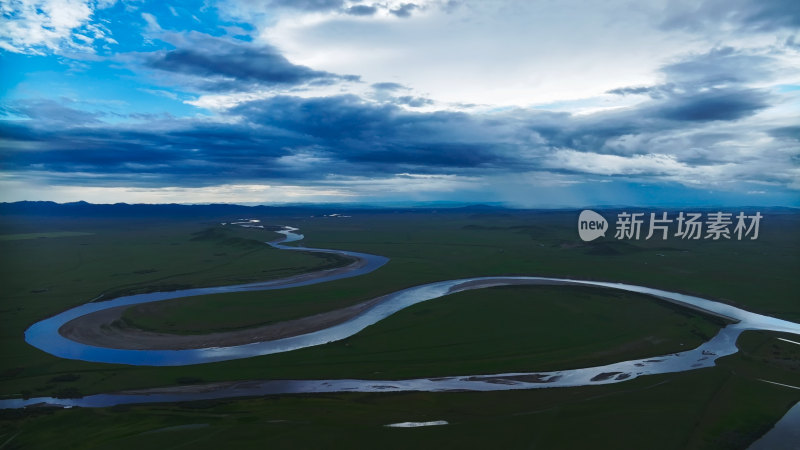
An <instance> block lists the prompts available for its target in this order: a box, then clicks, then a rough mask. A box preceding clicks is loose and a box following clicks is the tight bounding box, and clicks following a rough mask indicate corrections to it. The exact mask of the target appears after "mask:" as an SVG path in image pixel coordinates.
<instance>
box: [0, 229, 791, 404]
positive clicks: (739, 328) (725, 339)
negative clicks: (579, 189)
mask: <svg viewBox="0 0 800 450" xmlns="http://www.w3.org/2000/svg"><path fill="white" fill-rule="evenodd" d="M296 231H298V230H297V229H295V228H291V227H286V228H285V229H284V230H282V231H279V233H281V234H283V235H284V238H283V239H281V240H278V241H275V242H271V243H269V244H270V245H272V246H273V247H275V248H278V249H281V250H288V251H306V252H323V253H334V254H339V255H345V256H349V257H351V258H355V259H357V260H359V261H360V264H358V265H354V266H353V268H352V270H347V271H341V270H338V271H336V270H330V271H323V272H321V273H319V274H317V276H315V277H311V278H309V277H291V279H284V280H273V281H267V282H261V283H250V284H243V285H235V286H222V287H211V288H198V289H189V290H183V291H174V292H156V293H150V294H139V295H131V296H127V297H120V298H116V299H114V300H109V301H104V302H94V303H87V304H84V305H81V306H78V307H76V308H72V309H70V310H67V311H64V312H62V313H60V314H58V315H56V316H53V317H50V318H47V319H45V320H42V321H40V322H37V323H36V324H34V325H32V326H31V327H30V328H29V329H28V330H27V331H26V332H25V340H26V341H27V342H28V343H30V344H31V345H33V346H35V347H37V348H39V349H41V350H44V351H46V352H48V353H51V354H53V355H55V356H59V357H62V358H69V359H78V360H83V361H91V362H101V363H119V364H131V365H148V366H175V365H189V364H202V363H209V362H215V361H225V360H231V359H238V358H249V357H253V356H260V355H268V354H273V353H280V352H287V351H293V350H297V349H302V348H307V347H311V346H316V345H322V344H325V343H328V342H332V341H337V340H341V339H345V338H347V337H349V336H352V335H354V334H356V333H358V332H359V331H361V330H363V329H364V328H366V327H367V326H369V325H372V324H374V323H376V322H379V321H381V320H383V319H385V318H386V317H389V316H391V315H392V314H394V313H396V312H397V311H400V310H402V309H405V308H408V307H409V306H411V305H414V304H417V303H420V302H424V301H427V300H431V299H435V298H440V297H443V296H446V295H448V294H452V293H455V292H460V291H464V290H469V289H480V288H485V287H490V286H501V285H510V284H551V285H552V284H556V285H580V286H595V287H604V288H613V289H619V290H623V291H629V292H637V293H642V294H647V295H650V296H652V297H655V298H658V299H661V300H664V301H670V302H673V303H677V304H680V305H683V306H685V307H688V308H693V309H697V310H700V311H704V312H706V313H710V314H714V315H717V316H720V317H724V318H726V319H729V320H730V321H733V322H734V323H732V324H730V325H728V326H726V327H724V328H723V329H721V330H720V331H719V333H718V334H717V335H716V336H714V337H713V338H712V339H711V340H709V341H707V342H705V343H704V344H702V345H700V346H699V347H697V348H695V349H691V350H687V351H683V352H680V353H673V354H669V355H662V356H654V357H651V358H643V359H636V360H630V361H621V362H617V363H613V364H606V365H602V366H596V367H587V368H582V369H573V370H560V371H550V372H521V373H503V374H490V375H480V374H475V375H462V376H450V377H439V378H419V379H407V380H383V381H376V380H348V379H338V380H266V381H248V382H230V383H216V384H210V385H205V386H202V387H200V388H198V387H193V386H189V387H185V386H184V387H167V388H160V389H147V390H141V391H126V392H119V393H113V394H98V395H90V396H86V397H82V398H76V399H55V398H50V397H39V398H31V399H10V400H0V408H19V407H24V406H27V405H32V404H38V403H48V404H53V405H61V406H65V407H71V406H81V407H105V406H112V405H118V404H128V403H153V402H176V401H191V400H203V399H218V398H228V397H240V396H257V395H266V394H286V393H315V392H343V391H358V392H387V391H431V392H435V391H452V390H470V391H499V390H515V389H534V388H545V387H570V386H586V385H592V384H607V383H619V382H623V381H625V380H631V379H634V378H637V377H640V376H643V375H653V374H663V373H671V372H683V371H689V370H694V369H699V368H703V367H711V366H713V365H714V362H715V360H716V359H717V358H720V357H723V356H727V355H731V354H733V353H736V352H737V347H736V339H737V338H738V336H739V334H740V333H741V332H743V331H745V330H767V331H778V332H785V333H793V334H798V335H800V324H797V323H794V322H789V321H786V320H782V319H778V318H774V317H769V316H765V315H761V314H756V313H753V312H750V311H746V310H743V309H740V308H736V307H734V306H731V305H727V304H724V303H719V302H715V301H711V300H707V299H703V298H700V297H694V296H690V295H685V294H679V293H674V292H669V291H664V290H660V289H653V288H649V287H644V286H637V285H631V284H624V283H610V282H602V281H586V280H572V279H564V278H548V277H524V276H518V277H478V278H465V279H459V280H448V281H440V282H435V283H429V284H424V285H420V286H414V287H411V288H408V289H404V290H401V291H397V292H394V293H392V294H389V295H387V296H384V297H383V298H382V299H381V300H380V301H379V302H376V303H375V304H373V305H372V306H371V307H369V308H368V309H366V310H364V311H362V312H361V313H359V314H358V315H356V316H355V317H352V318H350V319H349V320H346V321H345V322H342V323H340V324H338V325H334V326H331V327H328V328H325V329H322V330H319V331H315V332H311V333H306V334H302V335H299V336H293V337H287V338H283V339H277V340H271V341H265V342H255V343H251V344H245V345H237V346H230V347H212V348H197V349H185V350H129V349H118V348H105V347H98V346H92V345H88V344H84V343H80V342H76V341H73V340H71V339H68V338H66V337H64V336H62V335H61V334H60V333H59V329H60V328H61V327H62V326H63V325H64V324H65V323H67V322H69V321H71V320H73V319H75V318H78V317H81V316H84V315H86V314H90V313H93V312H96V311H100V310H105V309H108V308H114V307H118V306H123V305H134V304H140V303H147V302H155V301H162V300H167V299H176V298H183V297H191V296H197V295H206V294H216V293H224V292H242V291H261V290H274V289H288V288H292V287H297V286H306V285H310V284H317V283H322V282H328V281H332V280H337V279H342V278H348V277H354V276H358V275H363V274H366V273H369V272H372V271H374V270H376V269H378V268H379V267H381V266H382V265H384V264H386V262H387V261H388V258H385V257H382V256H377V255H369V254H365V253H358V252H349V251H341V250H327V249H313V248H306V247H295V246H287V245H285V244H286V243H289V242H294V241H299V240H301V239H303V235H301V234H298V233H296Z"/></svg>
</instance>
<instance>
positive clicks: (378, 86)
mask: <svg viewBox="0 0 800 450" xmlns="http://www.w3.org/2000/svg"><path fill="white" fill-rule="evenodd" d="M372 88H373V89H375V90H378V91H396V90H398V89H408V88H406V87H405V86H403V85H402V84H400V83H389V82H386V83H373V84H372Z"/></svg>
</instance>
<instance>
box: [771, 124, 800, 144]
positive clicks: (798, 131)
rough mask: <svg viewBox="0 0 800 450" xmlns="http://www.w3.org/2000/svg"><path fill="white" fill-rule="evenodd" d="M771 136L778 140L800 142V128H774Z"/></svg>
mask: <svg viewBox="0 0 800 450" xmlns="http://www.w3.org/2000/svg"><path fill="white" fill-rule="evenodd" d="M769 134H770V135H772V136H774V137H776V138H781V139H788V140H793V141H800V126H794V127H780V128H773V129H772V130H770V132H769Z"/></svg>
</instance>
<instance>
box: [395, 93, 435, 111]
mask: <svg viewBox="0 0 800 450" xmlns="http://www.w3.org/2000/svg"><path fill="white" fill-rule="evenodd" d="M395 103H398V104H400V105H406V106H410V107H412V108H421V107H423V106H428V105H432V104H433V100H431V99H429V98H425V97H412V96H410V95H404V96H401V97H396V98H395Z"/></svg>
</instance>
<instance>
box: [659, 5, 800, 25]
mask: <svg viewBox="0 0 800 450" xmlns="http://www.w3.org/2000/svg"><path fill="white" fill-rule="evenodd" d="M659 14H660V16H661V17H662V18H663V19H662V21H661V26H662V28H665V29H684V30H690V31H695V32H700V33H703V32H714V31H716V30H718V29H722V28H726V27H730V26H732V27H735V28H739V29H749V30H755V31H775V30H778V29H781V28H788V29H793V28H794V29H796V28H798V27H800V2H797V1H796V0H706V1H701V2H687V3H678V2H673V3H668V6H667V8H666V9H665V10H664V11H661V12H660V13H659Z"/></svg>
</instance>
